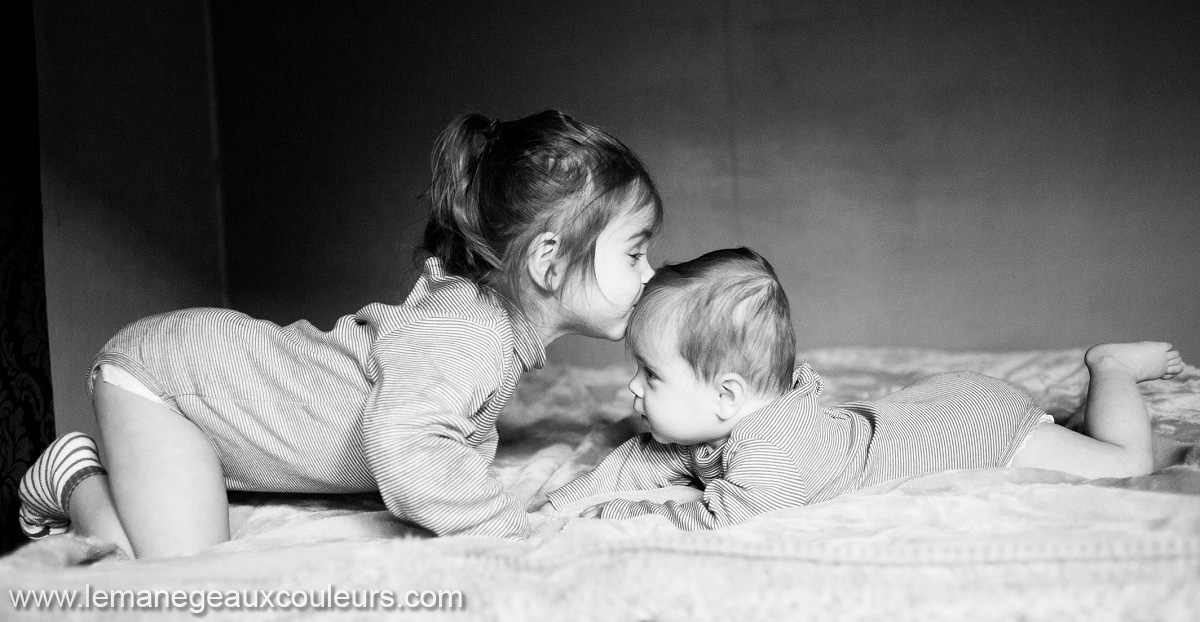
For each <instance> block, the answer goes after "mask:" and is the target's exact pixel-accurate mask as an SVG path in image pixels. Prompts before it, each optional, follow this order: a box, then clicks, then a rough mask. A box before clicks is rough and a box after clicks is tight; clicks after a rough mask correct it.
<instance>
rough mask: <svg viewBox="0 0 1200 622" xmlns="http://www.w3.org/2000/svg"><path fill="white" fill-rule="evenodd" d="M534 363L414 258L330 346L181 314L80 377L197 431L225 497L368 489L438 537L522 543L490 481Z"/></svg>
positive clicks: (481, 308)
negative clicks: (217, 466) (109, 372)
mask: <svg viewBox="0 0 1200 622" xmlns="http://www.w3.org/2000/svg"><path fill="white" fill-rule="evenodd" d="M545 361H546V354H545V350H544V348H543V346H542V342H541V339H540V337H539V336H538V334H537V332H536V330H535V329H534V327H533V326H532V325H530V324H529V322H528V321H527V320H525V319H524V318H522V317H519V315H518V314H509V313H508V312H507V311H506V310H505V309H504V307H503V306H501V305H500V304H498V303H497V302H495V301H494V300H492V299H491V298H489V297H485V296H481V294H480V290H479V288H478V287H477V286H476V285H474V284H473V283H471V282H470V281H467V280H465V279H462V278H459V277H454V276H448V275H447V274H446V273H445V272H444V270H443V268H442V266H441V263H440V262H439V261H438V260H437V259H428V260H426V263H425V266H424V271H423V273H422V276H421V278H420V279H419V280H418V281H417V283H416V285H415V286H414V287H413V290H412V292H411V293H410V294H409V296H408V298H407V299H406V300H405V301H404V303H403V304H401V305H386V304H380V303H375V304H370V305H367V306H366V307H363V308H362V309H361V310H360V311H358V313H355V314H353V315H347V316H343V317H342V318H340V319H339V320H338V321H337V323H336V325H335V326H334V327H333V329H332V330H330V331H328V332H323V331H320V330H318V329H317V328H315V327H314V326H313V325H312V324H310V323H309V322H307V321H303V320H302V321H299V322H296V323H294V324H290V325H288V326H279V325H277V324H274V323H272V322H268V321H265V320H257V319H253V318H250V317H248V316H246V315H244V314H241V313H237V312H234V311H229V310H225V309H186V310H182V311H174V312H170V313H165V314H161V315H156V316H152V317H148V318H145V319H142V320H139V321H137V322H134V323H133V324H131V325H129V326H128V327H126V328H125V329H123V330H122V331H121V332H119V333H118V334H117V335H116V336H115V337H113V338H112V340H110V341H109V342H108V344H107V345H105V347H104V349H103V350H102V351H101V353H100V355H99V356H98V357H97V359H96V362H95V364H94V366H93V369H96V368H98V367H99V366H100V365H102V364H104V365H115V366H117V367H119V368H121V369H122V370H124V371H126V372H128V373H129V374H131V375H132V376H133V377H134V378H135V379H136V380H137V381H139V382H141V383H142V384H144V385H145V386H146V387H147V388H149V389H150V391H152V392H153V393H154V394H155V395H157V396H159V397H160V398H161V399H162V401H163V403H164V404H166V405H167V406H168V407H169V408H172V409H174V410H176V411H177V412H179V413H180V414H182V415H183V416H184V417H186V418H187V419H188V420H190V421H192V422H193V423H195V424H196V425H197V426H198V427H199V428H200V429H201V430H202V431H203V432H204V433H205V434H206V435H207V436H208V438H209V440H210V441H211V443H212V446H213V449H214V450H215V451H216V453H217V456H218V457H219V458H220V461H221V466H222V468H223V470H224V474H225V484H226V487H227V488H228V489H230V490H253V491H264V492H316V493H352V492H367V491H375V490H378V491H379V492H380V494H381V496H382V497H383V501H384V503H385V504H386V505H387V508H388V510H390V511H391V512H392V514H394V515H396V516H397V517H399V518H402V519H405V520H409V521H412V522H414V523H416V524H418V525H421V526H423V527H425V528H427V529H429V530H431V531H433V532H434V533H436V534H438V535H450V534H482V535H491V536H499V537H506V538H513V539H521V538H524V537H527V536H528V535H529V533H530V526H529V521H528V517H527V515H526V514H525V511H524V508H522V507H518V505H517V504H516V502H515V501H514V499H513V498H512V497H511V496H510V495H507V494H505V493H504V492H503V491H502V490H501V487H500V484H499V483H498V482H497V481H496V480H495V479H494V478H493V477H492V475H491V471H490V467H491V462H492V459H493V458H494V457H495V453H496V444H497V441H498V438H497V434H496V418H497V416H498V415H499V414H500V410H501V409H502V408H503V407H504V405H505V404H506V403H507V402H508V400H509V398H510V397H511V396H512V394H513V391H514V390H515V389H516V385H517V381H518V380H519V379H520V377H521V374H522V373H524V372H525V371H528V370H530V369H533V368H540V367H542V366H543V365H544V364H545ZM91 388H92V385H91V381H89V391H90V390H91Z"/></svg>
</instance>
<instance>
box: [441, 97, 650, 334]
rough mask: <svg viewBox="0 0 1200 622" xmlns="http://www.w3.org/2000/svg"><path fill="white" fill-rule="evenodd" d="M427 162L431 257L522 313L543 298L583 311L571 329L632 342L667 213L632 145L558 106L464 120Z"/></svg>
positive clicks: (448, 130)
mask: <svg viewBox="0 0 1200 622" xmlns="http://www.w3.org/2000/svg"><path fill="white" fill-rule="evenodd" d="M431 165H432V173H433V176H432V183H431V185H430V188H429V193H428V195H429V199H430V203H431V210H430V216H429V221H428V223H427V225H426V229H425V238H424V242H423V244H422V248H421V251H423V254H425V255H432V256H435V257H437V258H439V259H440V260H441V262H442V265H443V266H444V268H445V270H446V272H448V273H449V274H452V275H455V276H460V277H463V278H466V279H468V280H471V281H473V282H475V283H477V284H478V285H479V286H480V287H481V290H483V291H488V292H492V293H496V294H499V296H500V298H501V300H503V301H505V302H507V303H509V304H510V305H511V307H515V308H516V309H518V310H521V311H526V312H527V311H529V308H528V305H529V304H530V302H529V300H527V298H529V297H530V293H531V292H537V293H540V292H543V291H545V292H549V293H551V294H553V295H554V296H557V297H558V299H559V301H560V302H562V303H563V304H564V305H565V306H568V307H571V308H572V309H574V308H576V307H578V310H579V312H580V315H581V317H580V318H579V324H580V326H579V327H572V328H577V330H573V331H572V332H581V333H584V334H589V335H591V336H597V337H607V338H609V339H620V338H621V337H623V336H624V334H625V328H626V323H627V321H628V317H629V313H630V311H631V309H632V306H633V304H634V302H636V300H637V298H638V295H639V294H640V293H641V289H642V284H643V283H644V282H645V281H646V279H648V278H649V276H650V274H652V272H653V271H652V270H650V267H649V264H648V262H646V259H645V250H646V245H647V244H648V242H649V239H650V237H651V236H652V235H653V234H654V233H655V232H657V230H658V229H659V227H660V225H661V223H662V218H663V208H662V200H661V199H660V197H659V194H658V190H657V188H656V187H655V185H654V182H653V180H652V179H651V178H650V174H649V173H648V172H647V171H646V168H645V166H644V165H643V164H642V162H641V160H640V159H638V157H637V156H636V155H635V154H634V153H633V152H632V151H631V150H630V149H629V148H628V147H626V146H625V145H624V144H623V143H622V142H621V141H619V140H617V139H616V138H615V137H613V136H612V135H610V134H608V133H606V132H604V131H602V130H600V129H599V128H596V127H594V126H591V125H588V124H585V123H581V122H579V121H577V120H576V119H574V118H572V117H571V116H570V115H568V114H565V113H562V112H559V111H556V110H547V111H545V112H541V113H537V114H533V115H530V116H527V117H524V118H520V119H515V120H512V121H498V120H494V119H489V118H487V117H484V116H483V115H479V114H468V115H464V116H461V117H459V118H458V119H455V120H454V121H453V122H452V123H451V124H450V125H449V126H448V127H447V128H446V129H445V130H444V131H443V132H442V134H441V135H440V136H439V137H438V140H437V143H436V145H435V146H434V151H433V156H432V161H431ZM631 258H632V259H631Z"/></svg>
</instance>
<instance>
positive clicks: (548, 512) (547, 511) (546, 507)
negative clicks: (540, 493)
mask: <svg viewBox="0 0 1200 622" xmlns="http://www.w3.org/2000/svg"><path fill="white" fill-rule="evenodd" d="M557 513H558V511H557V510H555V509H554V504H553V503H550V502H549V501H547V502H546V503H543V504H542V505H541V507H539V508H538V509H536V510H534V511H533V512H530V514H541V515H543V516H554V515H555V514H557Z"/></svg>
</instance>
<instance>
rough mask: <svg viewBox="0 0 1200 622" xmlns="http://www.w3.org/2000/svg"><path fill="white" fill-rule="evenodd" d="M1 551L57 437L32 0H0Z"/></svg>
mask: <svg viewBox="0 0 1200 622" xmlns="http://www.w3.org/2000/svg"><path fill="white" fill-rule="evenodd" d="M0 24H2V25H0V41H3V43H0V45H2V46H3V49H4V56H3V58H2V59H0V85H3V87H4V91H6V92H7V94H6V95H4V96H3V97H2V98H0V101H3V102H4V103H3V104H0V105H2V106H3V108H0V115H2V118H0V292H2V295H3V298H0V484H2V486H0V510H2V512H0V553H5V552H8V551H9V550H11V549H13V548H14V547H16V546H18V545H19V544H22V543H23V542H24V541H25V538H24V536H23V535H22V534H21V531H20V529H19V528H18V526H17V508H18V507H19V503H18V500H17V484H18V482H20V481H21V476H22V475H23V474H24V473H25V470H26V469H28V468H29V465H30V464H31V463H32V462H33V460H34V459H35V458H36V457H37V456H38V454H40V453H41V451H42V449H43V448H45V446H46V445H47V444H48V443H49V442H50V441H51V440H52V439H53V438H54V409H53V406H52V404H51V389H50V343H49V340H48V337H47V328H46V283H45V278H46V277H45V269H44V267H43V261H42V198H41V187H40V181H39V179H40V178H39V159H38V110H37V108H38V100H37V71H36V64H35V59H34V49H35V48H34V31H33V2H32V0H30V1H23V0H15V1H14V0H8V1H7V2H0Z"/></svg>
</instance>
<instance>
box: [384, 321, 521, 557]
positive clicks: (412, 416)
mask: <svg viewBox="0 0 1200 622" xmlns="http://www.w3.org/2000/svg"><path fill="white" fill-rule="evenodd" d="M502 352H503V350H502V349H501V342H500V340H499V337H498V336H497V335H496V334H495V332H494V331H492V330H490V329H488V328H487V327H485V326H480V325H478V324H476V323H472V322H469V321H466V320H462V319H454V318H444V317H441V318H437V317H434V318H425V319H423V320H421V321H419V322H416V323H414V324H413V325H412V326H411V327H410V329H409V330H406V331H403V332H402V333H399V334H392V335H389V336H387V337H386V338H383V339H380V341H379V342H377V343H376V345H375V348H374V357H375V362H376V365H377V374H378V376H377V379H376V383H375V387H374V388H373V390H372V391H371V393H370V395H369V396H368V397H367V403H366V408H365V411H364V413H363V446H364V452H365V454H366V461H367V465H368V467H369V468H370V470H371V473H372V475H373V476H374V477H375V479H376V482H377V483H378V485H379V492H380V494H381V495H382V496H383V501H384V503H385V504H386V505H387V507H388V510H390V511H391V512H392V513H393V514H395V515H396V516H398V517H400V518H404V519H407V520H411V521H413V522H415V523H417V524H419V525H421V526H422V527H425V528H427V529H429V530H431V531H433V532H434V533H436V534H437V535H439V536H444V535H451V534H479V535H492V536H499V537H507V538H512V539H522V538H525V537H527V536H528V535H529V522H528V517H527V516H526V515H525V513H524V512H523V511H521V510H520V509H519V508H518V507H517V504H516V502H515V500H514V499H513V498H512V497H511V496H510V495H507V494H504V492H503V491H502V489H501V486H500V484H499V482H497V481H496V480H495V479H494V478H493V477H491V475H490V471H489V465H490V461H489V460H488V459H487V458H485V457H484V456H483V455H481V454H480V453H479V452H478V451H476V450H475V449H474V448H473V447H471V446H470V445H469V444H468V438H471V437H474V438H478V437H487V436H488V435H492V434H494V430H490V429H489V430H479V429H476V425H475V423H474V422H473V421H472V419H471V416H472V415H473V414H475V413H476V412H477V411H478V410H479V409H480V408H481V406H482V405H483V404H484V403H485V402H486V401H487V400H488V399H489V398H491V397H492V395H493V394H494V393H495V392H496V390H497V388H498V387H499V386H500V383H501V380H502V373H503V358H502V354H501V353H502Z"/></svg>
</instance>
